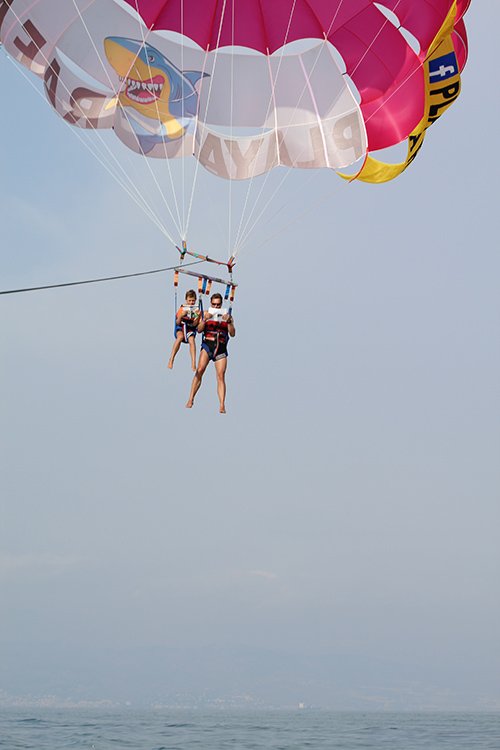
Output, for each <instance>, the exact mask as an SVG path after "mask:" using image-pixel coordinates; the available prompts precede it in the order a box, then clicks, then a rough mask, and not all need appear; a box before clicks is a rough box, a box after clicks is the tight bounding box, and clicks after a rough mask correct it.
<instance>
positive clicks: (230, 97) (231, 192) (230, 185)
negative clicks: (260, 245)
mask: <svg viewBox="0 0 500 750" xmlns="http://www.w3.org/2000/svg"><path fill="white" fill-rule="evenodd" d="M229 101H230V110H229V111H230V113H231V114H230V118H229V133H230V141H231V143H232V144H233V122H234V0H231V82H230V96H229ZM233 148H234V144H233ZM232 203H233V180H232V179H231V175H230V176H229V201H228V207H227V214H228V228H227V243H228V252H229V253H231V251H232V245H231V229H232V225H231V219H232Z"/></svg>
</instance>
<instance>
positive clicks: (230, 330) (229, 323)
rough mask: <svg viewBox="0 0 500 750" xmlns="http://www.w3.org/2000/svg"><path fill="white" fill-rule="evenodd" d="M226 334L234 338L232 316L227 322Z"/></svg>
mask: <svg viewBox="0 0 500 750" xmlns="http://www.w3.org/2000/svg"><path fill="white" fill-rule="evenodd" d="M227 332H228V333H229V335H230V336H231V338H233V337H234V336H236V328H235V327H234V320H233V316H232V315H231V317H230V318H229V319H228V321H227Z"/></svg>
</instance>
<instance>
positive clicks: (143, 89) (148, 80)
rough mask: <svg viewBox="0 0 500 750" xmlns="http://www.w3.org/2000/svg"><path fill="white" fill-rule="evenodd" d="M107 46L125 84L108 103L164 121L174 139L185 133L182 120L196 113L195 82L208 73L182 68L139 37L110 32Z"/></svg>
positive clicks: (167, 132) (105, 46)
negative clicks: (139, 39) (137, 38)
mask: <svg viewBox="0 0 500 750" xmlns="http://www.w3.org/2000/svg"><path fill="white" fill-rule="evenodd" d="M104 50H105V52H106V57H107V58H108V61H109V63H110V65H111V66H112V67H113V68H114V70H115V72H116V73H117V75H118V77H119V78H120V81H121V82H122V86H123V89H122V92H121V93H120V94H119V95H118V96H117V97H115V98H114V99H113V100H112V101H111V102H110V103H109V104H108V105H107V106H108V107H110V106H114V105H116V104H120V105H121V106H122V107H133V108H134V109H135V110H136V111H137V112H138V113H139V114H141V115H142V116H143V117H147V118H150V119H152V120H155V121H156V122H158V121H160V122H161V123H162V124H163V126H164V132H166V137H167V138H169V139H170V140H174V139H176V138H180V137H181V136H183V135H184V133H185V132H186V129H185V127H184V126H183V125H182V124H181V122H180V120H182V121H184V123H185V121H186V119H193V118H195V117H196V112H197V108H198V92H197V91H196V89H195V84H196V83H197V82H198V81H199V80H200V78H202V77H203V76H205V75H206V73H201V72H199V71H191V70H188V71H184V72H182V71H181V70H179V68H177V67H176V66H175V65H174V64H173V63H171V62H170V60H168V59H167V58H166V57H165V55H163V54H162V53H161V52H159V51H158V50H157V49H155V48H154V47H152V46H151V45H150V44H147V43H146V42H141V41H138V40H136V39H125V38H124V37H118V36H109V37H107V38H106V39H105V40H104Z"/></svg>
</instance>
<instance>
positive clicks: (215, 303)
mask: <svg viewBox="0 0 500 750" xmlns="http://www.w3.org/2000/svg"><path fill="white" fill-rule="evenodd" d="M210 304H211V305H212V307H222V294H219V293H218V292H216V293H215V294H212V296H211V297H210Z"/></svg>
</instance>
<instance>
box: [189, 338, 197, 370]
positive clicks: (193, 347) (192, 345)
mask: <svg viewBox="0 0 500 750" xmlns="http://www.w3.org/2000/svg"><path fill="white" fill-rule="evenodd" d="M188 342H189V352H190V354H191V369H192V370H193V371H196V344H195V341H194V336H190V337H189V338H188Z"/></svg>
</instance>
